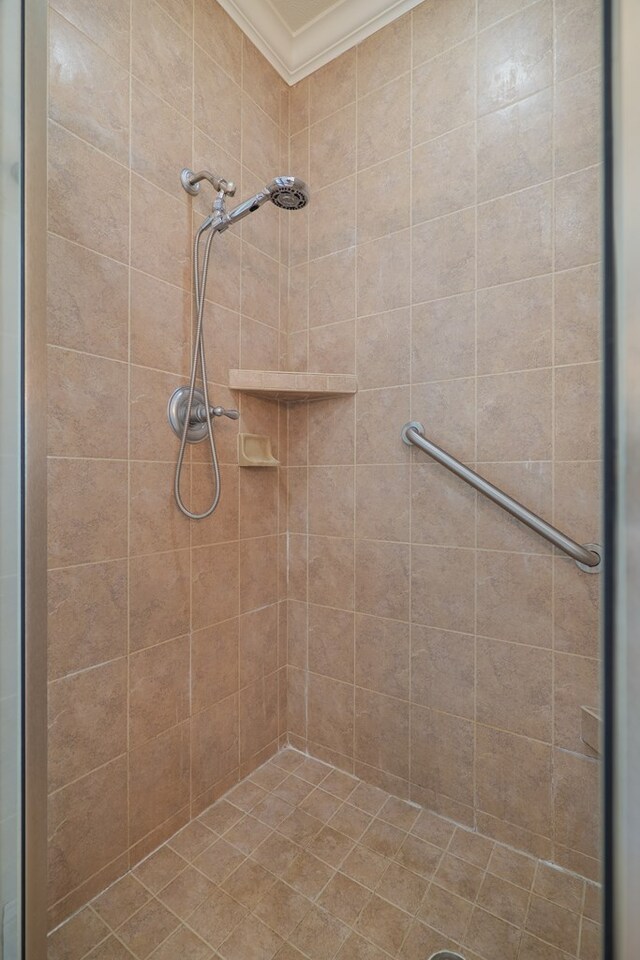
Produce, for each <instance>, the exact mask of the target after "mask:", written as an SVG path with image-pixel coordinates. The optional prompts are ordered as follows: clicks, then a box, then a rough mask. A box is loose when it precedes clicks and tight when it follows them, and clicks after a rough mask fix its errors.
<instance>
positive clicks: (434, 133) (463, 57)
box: [412, 4, 476, 145]
mask: <svg viewBox="0 0 640 960" xmlns="http://www.w3.org/2000/svg"><path fill="white" fill-rule="evenodd" d="M434 6H435V4H434ZM475 67H476V58H475V41H473V40H467V41H466V42H464V43H460V44H458V45H457V46H455V47H453V48H452V49H451V50H447V52H445V53H441V54H440V55H439V56H436V57H434V58H433V59H432V60H429V61H428V63H425V64H423V66H421V67H418V68H417V69H416V70H414V71H413V130H412V139H413V144H414V145H415V144H417V143H422V142H423V141H424V140H431V139H432V138H433V137H439V136H440V135H441V134H443V133H447V131H448V130H453V129H454V127H461V126H462V125H463V124H465V123H469V122H470V121H472V120H474V119H475V117H474V110H475V90H476V81H475Z"/></svg>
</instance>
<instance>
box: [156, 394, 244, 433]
mask: <svg viewBox="0 0 640 960" xmlns="http://www.w3.org/2000/svg"><path fill="white" fill-rule="evenodd" d="M188 403H189V387H177V388H176V389H175V390H174V391H173V393H172V394H171V396H170V398H169V406H168V407H167V417H168V418H169V423H170V424H171V426H172V428H173V432H174V433H175V434H176V435H177V436H178V437H182V431H183V429H184V419H185V417H186V415H187V409H188ZM204 404H205V400H204V393H203V392H202V390H200V389H199V388H198V387H196V388H195V390H194V391H193V402H192V407H191V416H190V417H189V427H188V430H187V443H200V441H201V440H204V438H205V437H206V435H207V411H206V409H205V405H204ZM209 416H210V417H228V418H229V419H230V420H238V419H239V417H240V414H239V413H238V411H237V410H225V408H224V407H209Z"/></svg>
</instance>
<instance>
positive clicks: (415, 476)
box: [411, 463, 476, 547]
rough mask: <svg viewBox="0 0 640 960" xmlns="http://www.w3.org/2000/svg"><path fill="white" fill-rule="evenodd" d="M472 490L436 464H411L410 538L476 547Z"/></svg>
mask: <svg viewBox="0 0 640 960" xmlns="http://www.w3.org/2000/svg"><path fill="white" fill-rule="evenodd" d="M475 519H476V494H475V491H474V490H473V489H472V488H471V487H469V486H467V484H466V483H463V482H462V481H461V480H460V479H459V478H458V477H454V476H453V475H452V474H450V473H449V472H448V471H447V470H445V468H444V467H441V466H440V465H439V464H436V463H414V464H413V465H412V467H411V539H412V541H413V542H414V543H430V544H439V545H442V546H452V547H473V546H475Z"/></svg>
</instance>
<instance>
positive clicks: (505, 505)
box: [402, 420, 603, 573]
mask: <svg viewBox="0 0 640 960" xmlns="http://www.w3.org/2000/svg"><path fill="white" fill-rule="evenodd" d="M402 439H403V440H404V442H405V443H406V444H408V445H409V446H411V444H413V445H414V446H416V447H419V448H420V449H421V450H424V452H425V453H428V454H429V456H430V457H432V458H433V459H434V460H436V461H437V462H438V463H440V464H442V466H443V467H446V469H447V470H450V471H451V473H455V475H456V476H457V477H460V479H461V480H464V481H465V483H468V484H470V486H472V487H474V488H475V489H476V490H479V491H480V493H483V494H484V495H485V497H488V498H489V500H493V502H494V503H497V504H498V506H499V507H502V509H503V510H506V511H507V513H510V514H511V516H512V517H515V518H516V520H520V521H521V522H522V523H524V524H526V525H527V526H528V527H530V528H531V530H534V531H535V532H536V533H539V534H540V536H541V537H544V539H545V540H548V541H549V543H552V544H553V545H554V547H558V548H559V549H560V550H563V551H564V552H565V553H566V554H568V555H569V556H570V557H572V558H573V559H574V560H575V562H576V563H577V564H578V566H579V567H580V569H581V570H584V571H585V572H586V573H600V571H601V570H602V562H603V552H602V547H601V546H600V545H599V544H597V543H587V544H584V545H583V544H581V543H578V542H577V541H576V540H572V539H571V537H568V536H567V535H566V534H564V533H562V532H561V531H560V530H558V529H557V528H556V527H552V526H551V524H550V523H547V521H546V520H543V519H542V517H539V516H538V515H537V514H536V513H532V512H531V510H528V509H527V507H525V506H523V505H522V504H521V503H518V501H517V500H514V499H513V497H510V496H509V495H508V494H507V493H505V492H504V491H503V490H500V488H499V487H495V486H494V485H493V484H492V483H490V482H489V481H488V480H485V478H484V477H481V476H480V474H479V473H476V472H475V470H472V469H471V468H470V467H466V466H465V465H464V463H460V461H459V460H456V458H455V457H452V456H451V454H450V453H447V452H446V450H443V449H442V447H439V446H438V445H437V444H435V443H432V441H431V440H427V438H426V437H425V436H424V427H423V426H422V424H421V423H418V422H417V421H415V420H412V421H410V422H409V423H405V425H404V427H403V428H402Z"/></svg>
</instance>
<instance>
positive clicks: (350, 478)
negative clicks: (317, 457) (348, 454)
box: [308, 466, 354, 537]
mask: <svg viewBox="0 0 640 960" xmlns="http://www.w3.org/2000/svg"><path fill="white" fill-rule="evenodd" d="M308 509H309V533H313V534H319V535H321V536H325V537H345V536H348V535H349V533H351V532H353V520H354V470H353V467H347V466H342V467H310V468H309V507H308Z"/></svg>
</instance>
